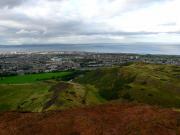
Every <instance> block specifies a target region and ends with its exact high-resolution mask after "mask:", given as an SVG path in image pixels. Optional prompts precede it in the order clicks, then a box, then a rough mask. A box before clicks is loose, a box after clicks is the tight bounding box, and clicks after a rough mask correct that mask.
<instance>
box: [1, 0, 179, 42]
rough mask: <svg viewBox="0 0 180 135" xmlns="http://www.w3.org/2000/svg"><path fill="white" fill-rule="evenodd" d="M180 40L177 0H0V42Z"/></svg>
mask: <svg viewBox="0 0 180 135" xmlns="http://www.w3.org/2000/svg"><path fill="white" fill-rule="evenodd" d="M124 42H125V43H134V42H163V43H180V0H0V44H3V45H5V44H7V45H11V44H39V43H40V44H45V43H124Z"/></svg>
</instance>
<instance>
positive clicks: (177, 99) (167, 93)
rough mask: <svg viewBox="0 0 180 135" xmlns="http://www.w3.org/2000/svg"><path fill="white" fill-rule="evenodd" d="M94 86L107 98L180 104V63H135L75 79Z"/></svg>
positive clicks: (105, 69)
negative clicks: (174, 64) (179, 64)
mask: <svg viewBox="0 0 180 135" xmlns="http://www.w3.org/2000/svg"><path fill="white" fill-rule="evenodd" d="M76 81H77V82H79V83H81V84H91V85H93V86H95V87H96V88H97V89H98V90H99V93H100V95H101V96H102V97H103V98H105V99H106V100H120V101H123V100H126V101H135V102H141V103H147V104H153V105H161V106H164V107H177V108H180V67H178V66H170V65H154V64H143V63H136V64H131V65H128V66H123V67H115V68H104V69H98V70H95V71H92V72H89V73H87V74H85V75H84V76H82V77H79V78H78V79H76Z"/></svg>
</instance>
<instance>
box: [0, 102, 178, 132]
mask: <svg viewBox="0 0 180 135" xmlns="http://www.w3.org/2000/svg"><path fill="white" fill-rule="evenodd" d="M0 134H1V135H180V113H179V112H175V111H172V110H170V109H160V108H158V107H151V106H148V105H135V104H108V105H100V106H95V107H87V108H77V109H70V110H65V111H58V112H44V113H18V112H3V113H0Z"/></svg>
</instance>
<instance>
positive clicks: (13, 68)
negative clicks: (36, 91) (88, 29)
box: [0, 52, 180, 76]
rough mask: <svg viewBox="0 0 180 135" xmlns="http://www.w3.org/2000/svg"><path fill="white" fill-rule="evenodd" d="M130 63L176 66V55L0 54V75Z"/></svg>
mask: <svg viewBox="0 0 180 135" xmlns="http://www.w3.org/2000/svg"><path fill="white" fill-rule="evenodd" d="M130 62H145V63H155V64H172V65H180V56H171V55H139V54H110V53H87V52H47V53H41V52H39V53H11V54H0V75H1V76H7V75H17V74H18V75H21V74H31V73H41V72H55V71H64V70H70V69H79V70H86V69H96V68H99V67H111V66H117V65H123V64H126V63H130Z"/></svg>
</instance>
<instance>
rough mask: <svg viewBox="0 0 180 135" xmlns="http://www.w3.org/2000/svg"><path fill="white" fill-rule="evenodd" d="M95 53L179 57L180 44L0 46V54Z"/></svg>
mask: <svg viewBox="0 0 180 135" xmlns="http://www.w3.org/2000/svg"><path fill="white" fill-rule="evenodd" d="M61 51H62V52H66V51H67V52H95V53H134V54H161V55H180V44H157V43H151V44H150V43H148V44H147V43H146V44H142V43H139V44H138V43H135V44H122V43H119V44H108V43H105V44H46V45H42V44H35V45H0V54H2V53H29V52H61Z"/></svg>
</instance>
